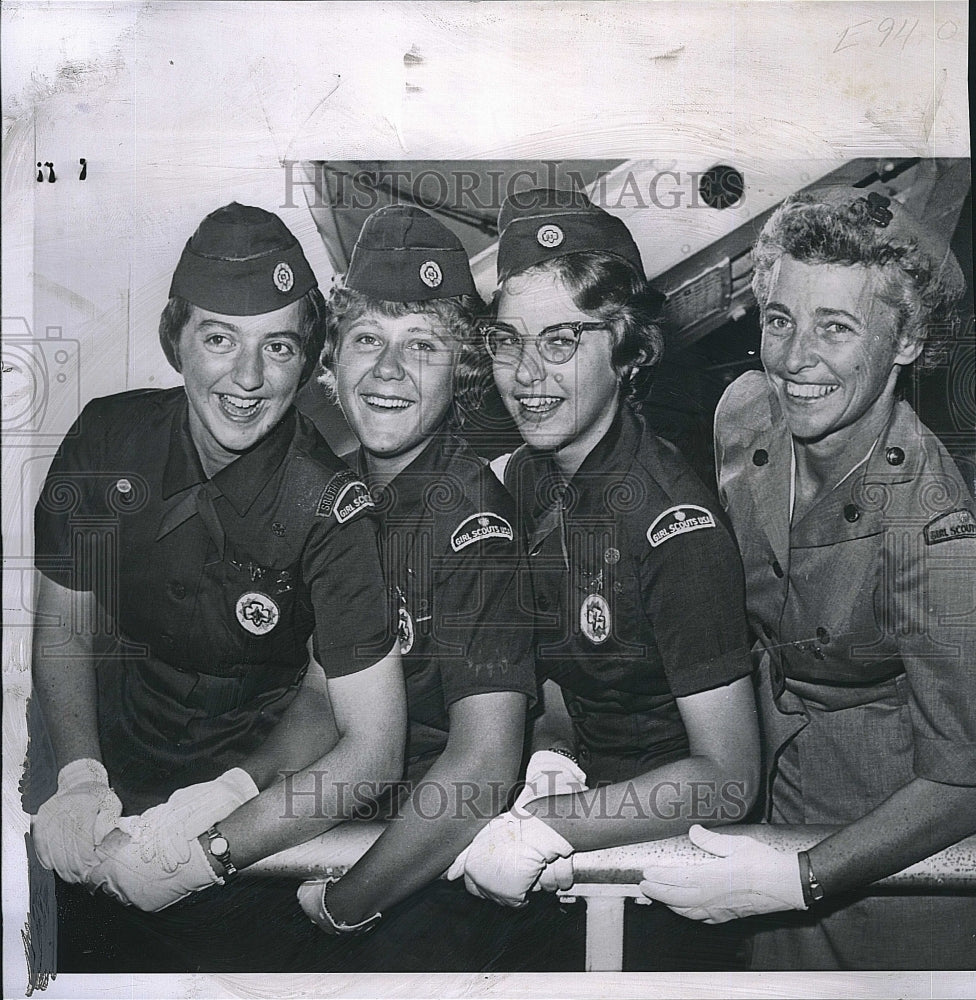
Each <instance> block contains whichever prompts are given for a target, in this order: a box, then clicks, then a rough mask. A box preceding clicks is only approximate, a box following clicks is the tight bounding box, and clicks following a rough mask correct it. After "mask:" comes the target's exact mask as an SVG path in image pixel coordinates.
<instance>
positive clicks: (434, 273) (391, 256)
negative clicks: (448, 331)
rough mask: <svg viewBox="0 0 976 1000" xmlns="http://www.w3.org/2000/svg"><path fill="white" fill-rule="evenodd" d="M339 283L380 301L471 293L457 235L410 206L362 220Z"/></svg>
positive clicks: (395, 207)
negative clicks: (343, 280)
mask: <svg viewBox="0 0 976 1000" xmlns="http://www.w3.org/2000/svg"><path fill="white" fill-rule="evenodd" d="M345 286H346V288H351V289H353V290H355V291H357V292H361V293H362V294H363V295H368V296H370V297H371V298H374V299H381V300H383V301H385V302H423V301H426V300H428V299H449V298H453V297H455V296H458V295H476V294H477V292H476V290H475V285H474V279H473V278H472V277H471V268H470V266H469V264H468V255H467V252H466V251H465V249H464V246H463V244H462V243H461V241H460V239H458V237H457V236H456V235H455V234H454V233H452V232H451V230H450V229H448V228H447V227H446V226H445V225H443V224H442V223H440V222H438V221H437V219H435V218H434V217H433V216H432V215H429V214H428V213H427V212H425V211H423V210H422V209H420V208H415V207H413V206H411V205H388V206H387V207H385V208H380V209H377V210H376V211H375V212H373V214H372V215H371V216H370V217H369V218H368V219H367V220H366V221H365V222H364V223H363V228H362V231H361V232H360V234H359V239H358V240H357V241H356V246H355V247H354V248H353V251H352V258H351V259H350V261H349V269H348V271H346V277H345Z"/></svg>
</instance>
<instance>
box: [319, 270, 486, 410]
mask: <svg viewBox="0 0 976 1000" xmlns="http://www.w3.org/2000/svg"><path fill="white" fill-rule="evenodd" d="M367 315H373V316H384V317H386V318H388V319H399V318H400V317H401V316H413V315H422V316H429V317H431V318H432V319H434V320H436V321H437V322H438V323H439V324H440V325H441V327H442V328H443V329H444V330H445V331H446V332H448V333H450V334H451V335H452V336H453V337H454V339H455V340H457V342H458V343H459V344H460V345H461V349H460V352H459V354H458V360H457V365H456V367H455V369H454V402H455V411H456V412H455V415H456V417H457V418H458V420H459V421H461V422H463V421H464V418H465V417H466V416H467V415H469V414H471V413H473V412H474V411H476V410H477V409H478V407H479V406H480V405H481V403H482V400H483V399H484V395H485V391H486V390H487V388H488V386H489V385H490V382H491V367H490V362H486V360H485V358H484V357H483V355H482V352H481V351H480V350H479V344H480V340H481V323H482V320H483V318H484V315H485V304H484V302H482V301H481V298H480V297H479V296H477V295H456V296H453V297H452V298H446V299H427V300H424V301H422V302H393V301H389V300H386V299H376V298H373V297H372V296H370V295H364V294H363V293H362V292H358V291H356V290H355V289H352V288H346V286H345V284H344V281H343V278H342V277H339V278H337V279H336V281H335V284H334V285H333V286H332V290H331V291H330V292H329V297H328V299H327V300H326V303H325V317H326V319H325V339H324V341H323V344H322V351H321V357H320V360H321V362H322V368H323V371H322V373H321V375H320V376H319V379H318V381H319V384H320V385H322V386H324V387H325V389H326V391H327V392H328V393H329V396H330V397H331V398H332V400H333V401H335V400H336V399H337V391H336V375H335V359H336V354H337V352H338V350H339V344H340V342H341V340H342V333H343V331H344V330H345V329H347V328H348V327H349V325H350V324H352V323H354V322H355V321H356V320H357V319H360V318H361V317H363V316H367Z"/></svg>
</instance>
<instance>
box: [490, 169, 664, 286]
mask: <svg viewBox="0 0 976 1000" xmlns="http://www.w3.org/2000/svg"><path fill="white" fill-rule="evenodd" d="M588 250H599V251H602V252H603V253H610V254H614V255H616V256H617V257H621V258H622V259H623V260H625V261H627V262H628V263H629V264H631V265H632V266H633V267H634V268H636V270H637V271H638V273H640V274H641V275H643V274H644V265H643V263H642V262H641V256H640V250H638V249H637V244H636V243H635V242H634V238H633V237H632V236H631V235H630V230H629V229H628V228H627V227H626V226H625V225H624V223H623V222H622V221H621V220H620V219H618V218H617V217H616V216H615V215H611V214H610V213H609V212H606V211H604V210H603V209H602V208H599V207H598V206H597V205H594V204H593V202H591V201H590V199H589V198H587V197H586V195H585V194H583V192H582V191H576V190H573V191H563V190H549V189H546V188H532V189H530V190H528V191H519V192H518V193H516V194H512V195H509V197H508V198H506V199H505V202H504V204H503V205H502V209H501V212H499V214H498V280H499V282H501V281H504V280H505V279H506V278H509V277H511V276H512V275H513V274H518V273H519V272H521V271H524V270H525V269H526V268H529V267H532V265H533V264H540V263H542V262H543V261H547V260H553V259H554V258H556V257H566V256H568V255H569V254H574V253H582V252H584V251H588Z"/></svg>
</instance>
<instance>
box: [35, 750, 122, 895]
mask: <svg viewBox="0 0 976 1000" xmlns="http://www.w3.org/2000/svg"><path fill="white" fill-rule="evenodd" d="M121 815H122V803H121V802H120V801H119V798H118V796H117V795H116V794H115V792H113V791H112V789H111V788H110V787H109V784H108V774H107V773H106V771H105V768H104V766H103V765H102V764H101V763H100V762H99V761H97V760H93V759H91V758H90V757H84V758H81V759H79V760H73V761H71V763H70V764H65V766H64V767H62V768H61V770H60V771H59V772H58V790H57V792H56V793H55V794H54V795H52V796H51V798H49V799H48V800H47V802H45V803H44V804H43V805H42V806H41V808H40V809H38V810H37V815H36V816H35V817H34V818H33V821H32V823H31V835H32V838H33V841H34V849H35V850H36V851H37V858H38V860H39V861H40V862H41V864H42V865H43V866H44V867H45V868H48V869H53V870H54V871H56V872H57V873H58V875H60V876H61V878H63V879H64V880H65V882H84V881H85V880H86V879H87V878H88V874H89V872H90V871H91V870H92V868H94V867H95V866H96V865H97V864H98V862H99V859H98V857H97V855H96V854H95V846H96V845H97V844H98V843H99V841H101V839H102V838H103V837H104V836H105V835H106V834H107V833H108V832H109V831H111V830H113V829H114V828H115V826H116V824H117V823H118V821H119V817H120V816H121Z"/></svg>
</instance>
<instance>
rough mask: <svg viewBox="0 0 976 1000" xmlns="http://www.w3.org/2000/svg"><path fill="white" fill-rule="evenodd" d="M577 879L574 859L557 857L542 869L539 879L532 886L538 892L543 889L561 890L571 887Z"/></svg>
mask: <svg viewBox="0 0 976 1000" xmlns="http://www.w3.org/2000/svg"><path fill="white" fill-rule="evenodd" d="M575 881H576V872H575V871H574V870H573V859H572V858H556V860H555V861H550V862H549V864H547V865H546V867H545V868H543V869H542V873H541V874H540V875H539V881H538V882H536V884H535V885H534V886H532V891H533V892H538V891H539V890H540V889H541V890H543V891H544V892H559V891H560V890H561V889H569V888H571V887H572V885H573V883H574V882H575Z"/></svg>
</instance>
